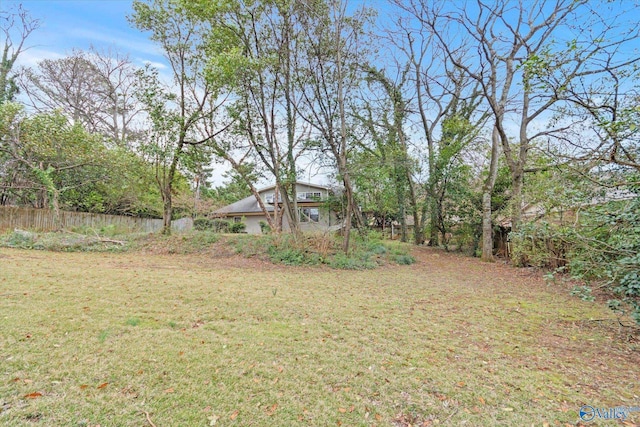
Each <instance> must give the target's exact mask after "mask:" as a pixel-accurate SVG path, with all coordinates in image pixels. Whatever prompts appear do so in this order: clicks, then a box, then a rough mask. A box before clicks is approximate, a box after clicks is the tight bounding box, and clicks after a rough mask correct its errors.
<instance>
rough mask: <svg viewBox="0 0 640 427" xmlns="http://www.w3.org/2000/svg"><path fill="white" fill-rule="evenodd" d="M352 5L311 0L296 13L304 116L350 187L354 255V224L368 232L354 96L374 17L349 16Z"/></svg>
mask: <svg viewBox="0 0 640 427" xmlns="http://www.w3.org/2000/svg"><path fill="white" fill-rule="evenodd" d="M347 6H348V2H347V1H338V0H331V1H327V2H325V1H311V2H307V3H304V7H302V6H299V7H298V8H297V9H296V12H297V19H298V21H299V23H300V26H301V28H302V31H303V34H304V46H303V49H302V52H301V55H300V56H299V57H298V58H296V59H297V61H296V68H297V73H298V74H297V75H298V79H299V81H300V83H301V84H302V86H303V90H302V105H299V106H298V111H299V112H300V114H301V115H302V117H303V118H304V120H305V121H306V122H307V123H309V125H310V126H311V127H312V128H313V129H314V131H315V134H317V135H318V137H317V139H318V140H319V141H320V148H321V149H322V150H323V151H325V150H326V151H327V152H329V153H330V154H331V156H332V160H333V162H334V165H335V166H336V168H337V171H338V175H339V176H340V179H341V180H342V183H343V185H344V196H345V199H346V214H345V223H344V230H343V235H344V240H343V250H344V251H345V252H348V251H349V241H350V234H351V223H352V220H353V221H355V224H356V226H357V227H358V228H362V227H363V221H362V215H361V213H360V210H359V208H358V205H357V203H356V198H355V194H354V185H353V178H352V176H351V170H350V159H349V152H350V149H351V147H350V145H351V144H350V142H349V140H350V138H352V136H353V135H354V132H353V130H352V129H350V127H351V125H350V120H349V117H348V110H349V109H350V108H352V105H350V104H352V102H350V101H349V99H348V98H349V97H348V94H350V93H354V92H355V91H356V90H358V88H359V87H360V85H361V83H362V82H363V81H364V76H365V73H364V69H363V67H362V64H364V63H366V62H367V58H366V53H367V51H368V48H367V46H366V43H365V38H366V37H365V35H366V29H365V26H366V25H367V22H368V21H369V17H370V12H368V11H367V10H366V9H364V8H361V9H359V10H357V11H356V12H355V13H354V14H353V15H351V16H350V15H349V14H348V13H347Z"/></svg>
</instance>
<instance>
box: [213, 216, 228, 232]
mask: <svg viewBox="0 0 640 427" xmlns="http://www.w3.org/2000/svg"><path fill="white" fill-rule="evenodd" d="M229 228H231V222H229V221H227V220H224V219H212V220H211V229H212V230H213V231H215V232H216V233H228V232H229Z"/></svg>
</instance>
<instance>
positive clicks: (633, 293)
mask: <svg viewBox="0 0 640 427" xmlns="http://www.w3.org/2000/svg"><path fill="white" fill-rule="evenodd" d="M631 181H634V180H633V179H632V180H631ZM629 187H630V190H631V191H633V192H634V193H635V194H636V195H638V194H640V183H638V178H636V179H635V184H632V185H630V186H629ZM510 237H511V241H512V246H513V257H514V258H515V259H516V260H519V261H520V262H521V263H522V264H524V265H533V266H537V267H546V268H551V269H559V268H563V267H564V268H563V270H566V271H567V272H568V273H569V274H570V275H571V277H572V278H574V279H576V280H581V281H583V282H585V285H584V286H581V287H579V288H576V289H578V291H579V292H577V291H575V290H574V294H576V295H579V296H580V297H582V298H585V296H589V297H590V295H591V294H590V292H591V288H590V287H589V283H594V282H595V283H598V284H600V285H601V286H599V288H601V289H603V290H604V291H605V292H608V293H609V294H610V295H611V296H612V297H613V298H612V299H611V300H610V301H609V307H611V308H612V309H613V310H615V311H618V312H622V313H627V314H629V315H630V316H631V317H632V318H633V319H634V320H635V321H636V322H638V323H639V324H640V273H639V272H640V255H639V254H640V197H638V196H636V197H635V198H632V199H629V200H624V201H611V202H608V203H603V204H600V205H596V206H589V207H586V208H584V210H582V211H581V212H580V216H579V222H576V224H575V225H572V226H571V227H566V226H565V227H562V226H558V225H554V224H548V223H544V222H543V223H538V224H536V223H533V224H523V225H522V226H521V228H520V230H519V231H518V233H512V234H511V236H510Z"/></svg>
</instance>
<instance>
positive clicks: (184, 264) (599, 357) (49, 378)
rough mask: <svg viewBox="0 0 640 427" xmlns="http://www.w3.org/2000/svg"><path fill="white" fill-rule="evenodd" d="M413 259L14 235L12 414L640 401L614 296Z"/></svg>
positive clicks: (120, 419)
mask: <svg viewBox="0 0 640 427" xmlns="http://www.w3.org/2000/svg"><path fill="white" fill-rule="evenodd" d="M414 256H415V258H416V260H417V262H416V263H415V264H413V265H411V266H390V265H387V266H384V267H381V268H378V269H376V270H354V271H348V270H330V269H327V268H316V267H284V266H277V267H273V266H272V265H270V264H268V263H265V262H262V261H257V260H255V259H249V260H247V259H243V258H239V257H231V258H225V259H218V258H214V257H212V256H208V255H188V256H187V255H172V256H168V255H156V254H152V253H145V254H140V253H84V252H79V253H64V252H57V253H52V252H43V251H25V250H15V249H0V263H1V264H0V265H1V267H0V425H3V426H4V425H6V426H24V425H46V426H81V425H86V426H95V425H98V424H99V425H102V426H147V425H151V424H150V423H149V422H148V421H147V414H148V417H149V419H151V420H152V422H153V423H154V424H155V425H157V426H209V425H213V424H215V425H216V426H234V425H235V426H248V425H254V426H331V425H334V426H335V425H343V426H347V425H348V426H371V425H376V426H407V425H409V424H413V425H420V424H421V423H424V422H426V423H427V424H425V425H429V423H432V424H434V425H435V424H436V420H437V424H438V425H445V426H446V425H456V426H457V425H463V424H466V425H470V426H495V425H504V426H530V425H535V426H542V425H544V423H549V425H552V426H553V425H565V423H569V424H570V425H576V423H577V422H578V410H579V408H580V406H581V405H583V404H589V405H593V406H598V407H609V406H622V405H626V406H632V405H636V406H639V405H640V383H639V382H638V378H639V376H640V354H639V353H640V352H639V349H638V344H637V341H634V340H633V339H630V338H629V337H628V335H627V334H626V333H620V330H621V329H620V328H619V327H618V326H617V323H615V319H613V318H612V314H611V312H610V311H609V310H608V309H607V308H606V307H605V306H604V305H603V304H600V303H592V302H586V301H582V300H580V299H578V298H573V297H571V296H570V295H569V294H568V292H567V291H566V289H560V288H557V287H550V286H547V285H546V284H545V283H544V281H543V280H542V278H541V277H540V278H538V277H532V276H530V275H528V274H527V273H526V272H525V271H524V270H516V269H511V268H509V267H506V266H502V265H498V264H483V263H480V262H479V261H477V260H475V259H469V258H463V257H456V256H452V255H447V254H443V253H440V252H436V251H428V250H418V251H416V252H415V253H414ZM245 264H246V265H245ZM593 319H598V321H593ZM603 319H605V320H603ZM611 325H615V327H614V326H611ZM623 331H624V332H626V331H625V330H623ZM633 416H634V418H633V419H634V420H635V421H636V422H640V413H635V414H633ZM598 425H603V424H598Z"/></svg>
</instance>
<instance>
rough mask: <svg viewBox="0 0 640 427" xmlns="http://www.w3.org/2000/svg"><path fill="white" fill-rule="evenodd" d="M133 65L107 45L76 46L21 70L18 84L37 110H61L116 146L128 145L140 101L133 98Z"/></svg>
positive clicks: (132, 139) (132, 141) (133, 134)
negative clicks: (65, 54)
mask: <svg viewBox="0 0 640 427" xmlns="http://www.w3.org/2000/svg"><path fill="white" fill-rule="evenodd" d="M136 71H137V67H135V66H134V65H133V64H132V63H131V62H130V61H129V59H128V58H127V57H126V56H124V55H122V54H120V53H118V52H114V51H111V50H108V51H104V52H100V51H98V50H96V49H93V48H92V49H90V50H89V51H88V52H84V51H80V50H75V51H73V52H72V54H71V55H69V56H68V57H66V58H62V59H45V60H43V61H41V62H40V63H39V64H38V67H37V69H25V70H23V72H22V75H21V78H20V87H21V88H22V90H23V91H24V93H25V94H26V95H27V97H28V99H29V102H30V104H31V106H32V107H33V108H34V109H36V110H37V111H40V112H44V111H53V110H60V111H62V112H63V113H64V114H65V115H66V116H67V117H69V119H70V120H73V121H74V122H76V123H81V124H82V125H84V126H85V128H86V129H87V130H89V131H91V132H96V133H100V134H102V135H104V137H105V138H107V139H108V140H109V141H111V142H113V143H114V144H116V145H118V146H132V145H133V144H134V143H135V141H134V140H135V137H136V136H137V129H135V126H134V123H135V119H136V116H138V115H139V114H140V110H141V106H140V105H139V103H138V102H137V100H136V97H135V93H134V92H135V91H134V87H135V83H136Z"/></svg>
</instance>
